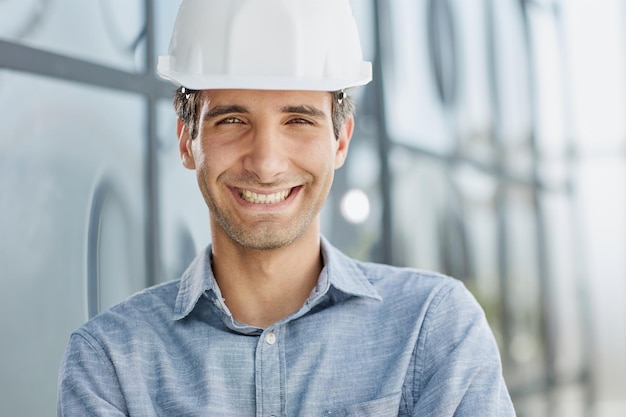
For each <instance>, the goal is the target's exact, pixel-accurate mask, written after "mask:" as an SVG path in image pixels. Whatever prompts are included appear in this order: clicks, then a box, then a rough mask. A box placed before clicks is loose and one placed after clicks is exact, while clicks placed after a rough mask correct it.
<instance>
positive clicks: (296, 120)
mask: <svg viewBox="0 0 626 417" xmlns="http://www.w3.org/2000/svg"><path fill="white" fill-rule="evenodd" d="M287 123H288V124H296V125H312V124H313V122H311V121H310V120H307V119H303V118H301V117H296V118H294V119H290V120H289V121H288V122H287Z"/></svg>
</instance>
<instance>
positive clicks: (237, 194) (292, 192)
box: [230, 185, 302, 211]
mask: <svg viewBox="0 0 626 417" xmlns="http://www.w3.org/2000/svg"><path fill="white" fill-rule="evenodd" d="M301 189H302V186H301V185H299V186H295V187H291V188H281V189H276V190H260V189H255V188H247V187H241V188H240V187H230V192H231V194H232V195H233V197H234V198H235V200H236V201H237V203H238V204H239V205H241V206H244V207H246V208H249V209H253V210H259V211H272V210H277V209H283V208H284V207H285V206H288V205H289V204H291V202H292V201H293V200H294V199H295V198H296V196H297V195H298V194H299V192H300V190H301ZM243 191H250V192H252V193H255V194H259V195H271V194H276V193H281V192H284V191H289V195H288V196H287V198H285V199H284V200H282V201H280V202H277V203H271V204H263V203H252V202H250V201H247V200H245V199H244V198H243V197H242V196H241V193H242V192H243Z"/></svg>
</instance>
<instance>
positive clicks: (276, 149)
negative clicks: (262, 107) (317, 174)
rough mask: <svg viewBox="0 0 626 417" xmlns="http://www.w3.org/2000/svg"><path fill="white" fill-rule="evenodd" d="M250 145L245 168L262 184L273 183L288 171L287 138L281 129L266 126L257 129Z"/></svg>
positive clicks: (245, 159)
mask: <svg viewBox="0 0 626 417" xmlns="http://www.w3.org/2000/svg"><path fill="white" fill-rule="evenodd" d="M249 145H250V146H249V148H248V152H247V153H246V155H245V158H244V168H245V169H246V170H247V171H248V172H250V173H251V174H253V175H254V176H255V177H256V178H257V179H258V180H259V181H260V182H263V183H269V182H272V181H274V180H275V179H276V178H277V177H279V176H280V175H281V174H282V173H284V172H285V171H286V170H287V168H288V166H289V159H288V157H287V152H286V146H285V138H283V137H282V135H281V133H280V131H279V129H276V128H273V127H271V126H268V125H266V124H264V125H259V126H257V127H255V129H254V132H253V134H252V135H251V138H250V144H249Z"/></svg>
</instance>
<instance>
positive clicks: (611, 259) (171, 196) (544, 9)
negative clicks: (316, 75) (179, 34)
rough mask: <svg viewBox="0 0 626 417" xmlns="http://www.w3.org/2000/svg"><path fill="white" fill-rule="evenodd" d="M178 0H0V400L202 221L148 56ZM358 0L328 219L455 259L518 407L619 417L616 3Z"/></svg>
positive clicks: (337, 229) (34, 397)
mask: <svg viewBox="0 0 626 417" xmlns="http://www.w3.org/2000/svg"><path fill="white" fill-rule="evenodd" d="M179 3H180V0H92V1H81V0H0V285H1V286H2V291H1V292H0V329H1V333H2V337H1V338H0V353H1V354H0V387H1V390H0V404H1V407H2V412H1V414H2V415H3V416H11V417H20V416H28V417H31V416H44V415H48V416H50V415H54V414H55V403H56V378H57V370H58V366H59V362H60V359H61V356H62V354H63V351H64V348H65V345H66V343H67V341H68V338H69V335H70V333H71V331H72V330H74V329H75V328H77V327H78V326H80V325H81V324H82V323H83V322H85V321H86V320H87V319H88V318H89V317H92V316H93V315H95V314H97V313H98V312H99V311H101V310H102V309H105V308H107V307H109V306H111V305H112V304H114V303H116V302H118V301H120V300H121V299H123V298H125V297H126V296H128V295H129V294H131V293H133V292H135V291H137V290H139V289H141V288H144V287H146V286H148V285H152V284H155V283H159V282H163V281H167V280H170V279H175V278H177V277H178V275H179V274H180V273H181V271H182V270H183V269H184V268H185V267H186V265H187V263H188V262H189V261H190V259H191V258H192V257H193V256H194V254H195V253H196V252H197V251H199V250H200V249H201V248H203V247H204V246H205V245H206V244H207V243H208V242H209V238H210V236H209V229H208V217H207V211H206V208H205V205H204V202H203V201H202V199H201V197H200V194H199V192H198V191H197V188H196V183H195V176H194V174H193V172H190V171H186V170H185V169H184V168H183V167H182V166H181V164H180V160H179V156H178V150H177V146H176V145H177V142H176V135H175V122H176V121H175V117H174V113H173V110H172V109H171V104H170V102H171V96H172V93H173V86H170V85H168V84H166V83H165V82H163V81H161V80H159V79H157V77H156V76H155V71H154V67H155V62H156V56H158V55H163V54H165V53H166V52H167V47H168V42H169V36H170V31H171V28H172V25H173V22H174V18H175V13H176V10H177V8H178V5H179ZM352 3H353V7H354V12H355V16H356V17H357V21H358V24H359V30H360V32H361V36H362V39H363V47H364V53H365V55H366V58H367V59H369V60H371V61H373V62H374V63H375V82H374V83H372V84H370V85H368V86H367V87H365V88H362V89H360V90H357V91H355V92H354V97H355V99H356V101H357V109H358V110H357V111H358V113H357V117H358V119H357V120H358V125H357V132H356V137H355V138H354V140H353V141H352V146H351V154H350V156H349V158H348V163H347V165H346V166H345V167H344V168H342V169H341V170H340V171H338V173H337V176H336V181H335V185H334V189H333V191H332V195H331V197H330V200H329V202H328V204H327V206H326V207H325V208H324V212H323V230H324V233H325V235H326V236H327V237H328V238H329V239H330V240H331V241H332V242H333V243H334V244H335V245H337V246H339V247H340V248H342V249H343V250H344V251H346V252H347V253H349V254H350V255H352V256H355V257H357V258H360V259H366V260H375V261H381V262H387V263H392V264H396V265H406V266H413V267H417V268H422V269H434V270H438V271H442V272H444V273H447V274H449V275H453V276H455V277H457V278H459V279H461V280H463V281H464V282H465V284H466V285H467V286H468V288H470V290H471V291H472V292H473V293H474V295H475V296H476V298H477V299H478V300H479V301H480V303H481V304H482V306H483V307H484V309H485V311H486V313H487V316H488V319H489V321H490V324H491V326H492V328H493V330H494V332H495V334H496V337H497V339H498V342H499V346H500V349H501V354H502V358H503V362H504V371H505V377H506V379H507V382H508V385H509V389H510V391H511V394H512V396H513V399H514V402H515V405H516V408H517V411H518V415H519V416H531V417H557V416H558V417H578V416H581V417H582V416H585V417H587V416H589V417H624V416H626V253H625V249H626V220H625V219H626V217H625V214H626V123H625V115H626V82H625V81H626V61H625V57H626V43H625V42H624V39H626V37H625V35H626V2H624V1H619V0H596V1H590V0H535V1H531V0H379V1H376V0H353V1H352Z"/></svg>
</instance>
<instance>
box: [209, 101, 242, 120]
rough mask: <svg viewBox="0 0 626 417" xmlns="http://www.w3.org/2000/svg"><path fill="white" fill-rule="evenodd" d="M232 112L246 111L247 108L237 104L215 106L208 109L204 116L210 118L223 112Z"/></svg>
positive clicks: (221, 114)
mask: <svg viewBox="0 0 626 417" xmlns="http://www.w3.org/2000/svg"><path fill="white" fill-rule="evenodd" d="M232 113H248V109H246V108H245V107H243V106H238V105H236V104H235V105H228V106H215V107H213V108H212V109H209V111H208V112H207V114H206V116H205V117H204V118H205V119H206V120H209V119H211V118H215V117H219V116H223V115H225V114H232Z"/></svg>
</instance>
